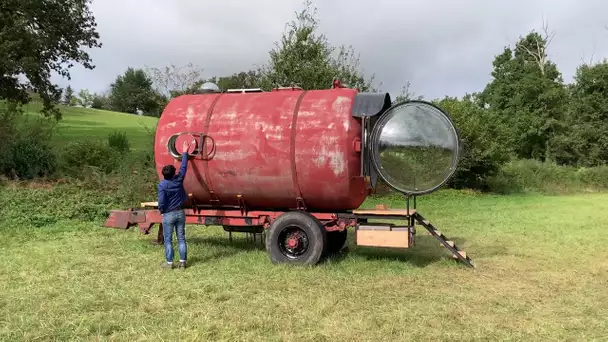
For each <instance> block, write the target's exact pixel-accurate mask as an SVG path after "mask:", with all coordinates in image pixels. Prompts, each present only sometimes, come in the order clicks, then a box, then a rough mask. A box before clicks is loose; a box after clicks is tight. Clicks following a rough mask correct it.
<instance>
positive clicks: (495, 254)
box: [0, 187, 608, 341]
mask: <svg viewBox="0 0 608 342" xmlns="http://www.w3.org/2000/svg"><path fill="white" fill-rule="evenodd" d="M59 194H63V196H64V197H63V199H61V198H57V197H56V195H59ZM81 196H82V197H77V196H76V194H75V193H69V192H66V191H63V190H61V189H57V188H49V189H46V190H45V189H23V188H21V189H17V188H14V187H7V188H5V189H3V190H2V194H0V204H1V205H2V206H1V207H2V209H3V210H4V214H3V215H2V216H0V220H3V222H2V224H1V228H0V238H1V239H2V241H3V243H2V247H1V248H2V255H3V260H2V264H3V266H2V268H0V293H2V296H0V339H2V340H7V341H8V340H11V341H15V340H96V339H104V340H108V339H115V340H161V339H162V340H172V341H175V340H198V341H228V340H231V341H249V340H257V341H380V340H386V341H404V340H433V341H435V340H446V341H452V340H487V339H500V340H590V339H600V338H601V336H604V337H605V336H608V321H607V320H606V317H608V290H606V284H607V283H608V261H607V260H608V259H607V257H608V248H606V244H605V242H606V241H607V240H608V230H606V229H605V223H604V222H606V218H607V216H608V214H606V211H605V206H606V203H608V194H587V195H570V196H556V197H549V196H536V195H535V196H509V197H507V196H504V197H500V196H488V195H474V194H465V193H462V192H454V191H443V192H439V193H436V194H433V195H430V196H427V197H423V198H421V199H420V200H419V210H420V211H421V213H422V214H423V215H424V216H426V217H427V218H429V219H430V220H431V221H432V222H433V223H435V224H436V225H437V226H438V227H439V228H440V229H441V230H442V231H443V232H444V233H445V234H446V235H447V236H449V237H452V238H454V239H455V241H456V243H457V244H459V245H461V247H463V249H465V250H466V251H467V253H468V254H469V255H470V256H471V257H472V259H473V260H474V261H475V262H476V265H477V268H476V269H469V268H466V267H464V266H461V265H458V264H456V263H454V262H453V261H452V260H450V258H449V255H448V253H447V252H446V251H445V250H443V249H442V248H440V247H439V246H438V242H437V241H436V240H434V239H433V238H431V237H430V236H428V235H426V234H425V233H424V232H423V229H421V228H419V230H418V232H419V234H418V240H417V246H416V247H414V248H412V249H411V250H405V251H404V250H402V251H385V250H379V249H369V248H356V247H355V246H354V244H353V241H352V239H353V236H352V234H351V235H349V243H350V246H351V250H350V253H349V254H347V255H346V256H344V257H343V258H338V259H334V260H330V261H328V262H326V263H324V264H322V265H320V266H317V267H311V268H299V267H284V266H275V265H272V264H271V263H270V262H269V260H268V257H267V255H266V253H265V251H264V250H263V249H261V248H255V247H254V246H252V245H250V244H247V243H246V242H245V240H244V238H241V237H240V236H238V235H235V236H236V238H235V241H234V242H233V243H232V244H230V243H229V242H228V239H227V236H226V234H225V233H224V232H223V231H222V230H221V228H218V227H203V226H192V227H189V228H188V243H189V245H188V247H189V257H190V261H191V267H190V268H189V269H187V270H185V271H182V270H170V271H169V270H162V269H160V267H159V263H160V262H161V261H162V258H163V250H162V247H159V246H153V245H151V244H150V241H151V239H152V238H153V237H154V236H153V235H147V236H146V235H142V234H140V233H139V232H138V231H137V230H129V231H121V230H113V229H108V228H101V227H100V224H101V223H102V220H99V218H100V217H101V216H100V215H99V213H98V212H97V211H96V210H99V209H100V208H102V207H104V206H111V203H110V202H103V201H101V202H99V203H101V204H95V203H87V202H82V203H81V202H80V200H81V198H82V199H84V198H87V196H89V195H87V194H82V195H81ZM35 199H39V200H38V201H34V200H35ZM63 200H69V201H70V202H65V205H61V203H62V201H63ZM379 201H380V200H378V199H373V200H370V201H368V202H367V203H366V206H371V205H373V204H374V203H375V202H379ZM8 203H11V204H12V205H11V206H10V207H7V206H6V205H7V204H8ZM78 203H80V204H78ZM104 203H105V204H104ZM391 204H392V206H397V205H399V202H396V201H392V203H391ZM36 208H38V209H37V210H36ZM95 208H96V209H95ZM83 212H84V214H83ZM34 213H36V214H37V215H38V218H37V219H34V220H32V219H31V216H32V214H34ZM53 213H56V214H53ZM87 213H88V214H90V215H91V216H90V217H91V218H96V220H94V221H91V222H88V221H83V220H82V218H85V217H87V216H86V215H87ZM53 215H54V216H53ZM69 217H75V218H80V219H77V220H68V219H67V218H69ZM152 233H153V234H155V233H156V230H154V231H153V232H152Z"/></svg>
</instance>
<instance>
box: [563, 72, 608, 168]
mask: <svg viewBox="0 0 608 342" xmlns="http://www.w3.org/2000/svg"><path fill="white" fill-rule="evenodd" d="M574 81H575V82H574V84H572V86H571V88H570V90H571V97H572V99H571V103H570V106H569V110H568V114H567V117H566V120H565V123H566V125H567V126H568V127H569V130H568V131H566V132H564V134H561V135H560V136H559V139H558V140H557V143H556V144H555V149H556V150H557V151H556V152H555V154H556V155H557V156H558V160H557V161H558V162H560V163H563V164H579V165H581V166H597V165H603V164H606V163H607V162H608V61H607V60H604V61H603V62H601V63H598V64H595V65H588V64H584V65H581V66H580V67H579V68H578V69H577V71H576V74H575V76H574Z"/></svg>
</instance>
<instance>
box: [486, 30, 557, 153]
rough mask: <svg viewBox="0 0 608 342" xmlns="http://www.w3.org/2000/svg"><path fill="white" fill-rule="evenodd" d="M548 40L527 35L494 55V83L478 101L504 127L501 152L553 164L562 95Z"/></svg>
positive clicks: (537, 34) (534, 33) (543, 37)
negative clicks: (551, 59)
mask: <svg viewBox="0 0 608 342" xmlns="http://www.w3.org/2000/svg"><path fill="white" fill-rule="evenodd" d="M549 38H550V36H549V37H547V36H543V35H541V34H539V33H537V32H535V31H532V32H530V33H529V34H528V35H526V36H525V37H522V38H520V40H519V41H518V42H517V44H516V45H515V47H514V49H511V48H510V47H505V49H504V51H503V53H502V54H500V55H498V56H496V58H495V59H494V62H493V65H494V70H493V71H492V76H493V80H492V81H491V82H490V83H489V84H488V85H487V86H486V88H485V89H484V91H483V92H482V93H481V94H480V96H479V100H480V101H481V103H482V105H483V106H486V107H488V108H489V109H490V110H491V111H492V112H493V114H494V119H495V120H498V121H500V122H501V123H502V124H504V126H505V127H509V128H508V130H507V132H506V133H507V135H506V136H505V137H504V139H505V141H504V143H505V147H507V148H509V149H510V150H511V151H512V152H513V153H514V154H515V155H516V156H517V157H519V158H531V159H538V160H547V159H552V155H551V151H552V148H551V146H550V145H551V143H552V142H553V140H554V139H555V137H556V135H558V134H560V132H561V131H563V130H564V129H565V127H564V126H563V125H562V123H561V122H562V121H561V120H563V115H564V111H565V108H566V104H567V92H566V88H565V86H564V84H563V81H562V77H561V73H560V72H559V70H558V69H557V66H556V65H555V64H554V63H553V62H551V61H550V60H549V59H548V57H547V55H546V47H547V44H548V41H549Z"/></svg>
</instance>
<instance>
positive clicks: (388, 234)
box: [103, 197, 475, 267]
mask: <svg viewBox="0 0 608 342" xmlns="http://www.w3.org/2000/svg"><path fill="white" fill-rule="evenodd" d="M191 201H192V198H191ZM239 202H240V203H241V206H240V207H226V208H212V207H208V206H197V205H192V206H191V207H190V208H186V209H184V212H185V214H186V224H187V225H205V226H223V228H224V230H225V231H226V232H228V233H229V239H230V240H232V233H234V232H238V233H247V234H250V235H251V236H252V238H253V241H254V242H255V241H256V236H257V235H260V236H261V238H260V241H262V242H265V246H266V250H267V252H268V254H269V256H270V259H271V261H272V262H273V263H275V264H277V263H287V264H298V265H314V264H317V263H318V262H319V261H320V260H321V259H322V258H323V257H325V256H328V255H331V254H333V253H337V252H339V251H340V250H341V249H342V248H343V247H344V246H345V243H346V238H347V232H348V229H349V228H350V229H354V231H355V243H356V245H357V246H365V247H382V248H403V249H405V248H410V247H412V246H414V245H415V235H416V225H420V226H422V227H424V228H425V229H426V230H427V231H428V232H429V233H430V234H431V235H432V236H434V237H435V238H437V240H439V242H440V244H441V246H443V247H445V248H447V249H448V250H449V251H450V252H451V254H452V258H454V259H456V260H459V261H460V262H462V263H464V264H465V265H467V266H469V267H475V266H474V264H473V262H472V260H471V259H470V258H469V257H468V256H467V254H466V253H465V252H464V251H462V250H460V249H459V248H458V247H457V246H456V244H455V243H454V241H451V240H448V238H447V237H446V236H445V235H443V233H441V232H440V231H439V230H438V229H437V228H436V227H435V226H433V225H432V224H431V223H430V222H429V221H428V220H426V219H425V218H424V217H423V216H422V215H421V214H420V213H419V212H418V211H417V210H416V208H415V206H416V205H415V198H414V207H413V208H410V205H409V202H410V201H409V198H408V199H407V208H405V209H389V208H388V207H387V206H386V205H382V204H381V205H377V206H376V207H375V208H374V209H355V210H350V211H346V212H338V213H323V212H308V211H305V210H302V209H300V210H297V209H294V210H290V211H268V210H248V209H247V207H246V206H245V204H244V201H243V199H242V198H241V197H239ZM373 220H385V221H386V220H391V221H401V222H404V224H402V225H397V224H392V223H386V222H373ZM155 224H158V225H159V229H158V235H157V238H156V240H154V241H153V243H155V244H161V245H162V244H163V242H164V241H163V227H162V215H161V214H160V212H159V211H158V209H157V202H144V203H141V208H131V209H129V210H112V211H110V213H109V216H108V218H107V219H106V221H105V223H104V224H103V226H104V227H108V228H118V229H129V228H130V227H133V226H138V228H139V230H140V231H141V232H142V233H143V234H149V233H150V231H151V229H152V227H153V226H154V225H155Z"/></svg>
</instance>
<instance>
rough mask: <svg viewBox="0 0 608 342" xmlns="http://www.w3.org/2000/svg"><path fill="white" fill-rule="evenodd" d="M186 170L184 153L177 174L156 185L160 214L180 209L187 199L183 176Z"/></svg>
mask: <svg viewBox="0 0 608 342" xmlns="http://www.w3.org/2000/svg"><path fill="white" fill-rule="evenodd" d="M187 169H188V154H187V153H184V154H183V155H182V165H181V167H180V168H179V173H178V174H176V175H175V176H174V177H173V178H171V179H163V180H162V181H160V183H159V184H158V210H159V211H160V213H161V214H164V213H168V212H171V211H174V210H177V209H180V208H181V207H182V204H183V203H184V202H185V201H186V200H187V199H188V196H187V195H186V190H184V176H185V175H186V170H187Z"/></svg>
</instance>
